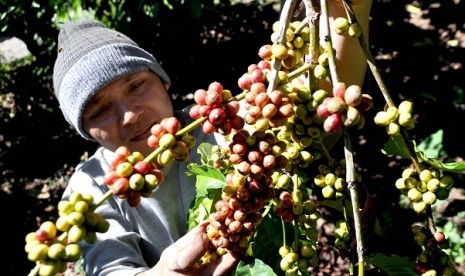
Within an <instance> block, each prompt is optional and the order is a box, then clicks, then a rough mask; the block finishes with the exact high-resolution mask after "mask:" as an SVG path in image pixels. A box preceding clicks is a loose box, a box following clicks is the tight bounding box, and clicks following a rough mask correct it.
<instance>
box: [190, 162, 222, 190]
mask: <svg viewBox="0 0 465 276" xmlns="http://www.w3.org/2000/svg"><path fill="white" fill-rule="evenodd" d="M187 168H188V169H189V171H190V173H191V175H196V176H197V180H196V188H197V195H198V196H203V195H206V194H207V193H208V191H207V190H209V189H222V188H223V187H224V186H225V185H226V182H225V181H226V180H225V176H224V174H223V173H222V172H221V171H220V170H218V169H216V168H213V167H210V166H207V165H197V164H195V163H191V164H189V165H188V166H187Z"/></svg>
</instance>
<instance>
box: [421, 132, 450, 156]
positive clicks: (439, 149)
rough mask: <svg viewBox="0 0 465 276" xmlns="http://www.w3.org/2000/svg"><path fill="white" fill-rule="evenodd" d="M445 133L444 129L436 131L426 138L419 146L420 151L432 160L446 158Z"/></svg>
mask: <svg viewBox="0 0 465 276" xmlns="http://www.w3.org/2000/svg"><path fill="white" fill-rule="evenodd" d="M443 134H444V131H443V130H442V129H440V130H438V131H436V132H435V133H433V134H431V135H430V136H428V137H426V138H425V139H424V140H423V141H422V142H421V143H420V144H419V145H418V150H419V151H421V152H423V153H424V154H425V155H426V156H429V157H430V158H439V157H440V156H441V155H443V156H444V154H445V152H444V148H443V146H442V142H443Z"/></svg>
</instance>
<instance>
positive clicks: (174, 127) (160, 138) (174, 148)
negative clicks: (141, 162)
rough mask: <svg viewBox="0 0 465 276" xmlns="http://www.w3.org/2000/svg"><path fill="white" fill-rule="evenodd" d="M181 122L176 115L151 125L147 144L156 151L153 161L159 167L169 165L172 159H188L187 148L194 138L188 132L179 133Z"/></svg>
mask: <svg viewBox="0 0 465 276" xmlns="http://www.w3.org/2000/svg"><path fill="white" fill-rule="evenodd" d="M181 127H182V125H181V122H180V121H179V119H178V118H176V117H168V118H164V119H162V120H161V122H160V123H158V124H155V125H153V126H152V127H151V129H150V133H151V135H150V136H149V138H148V139H147V144H148V145H149V146H150V148H152V149H154V150H157V149H158V150H159V152H157V153H158V154H157V155H156V158H155V159H154V161H153V162H154V163H155V164H156V165H157V167H158V168H159V169H162V168H164V167H166V166H169V165H170V164H171V163H173V161H174V160H177V161H180V162H184V161H186V160H188V159H189V150H190V149H192V148H193V147H194V146H195V143H196V139H195V137H194V136H193V135H191V134H189V133H184V134H181V135H179V131H180V130H181Z"/></svg>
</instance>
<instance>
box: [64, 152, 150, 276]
mask: <svg viewBox="0 0 465 276" xmlns="http://www.w3.org/2000/svg"><path fill="white" fill-rule="evenodd" d="M98 153H99V152H97V153H96V154H95V155H94V157H93V158H92V159H91V160H89V161H87V162H86V163H84V164H83V165H81V166H80V167H78V169H77V171H76V172H75V173H74V174H73V176H72V177H71V179H70V181H69V183H68V187H67V188H66V190H65V191H64V193H63V199H66V198H68V197H69V195H70V194H71V193H72V192H74V191H77V192H80V193H82V194H91V195H92V196H93V197H94V202H95V201H98V200H100V199H101V198H102V197H103V195H104V194H105V193H106V192H107V191H108V187H107V186H106V184H104V182H103V175H104V174H105V171H106V169H107V166H106V164H105V161H104V160H103V158H100V157H99V154H98ZM101 157H103V155H102V156H101ZM121 201H122V200H121V199H119V198H117V197H115V196H112V197H110V198H109V199H107V200H105V201H104V203H103V204H102V205H100V206H99V207H98V208H97V209H96V210H95V212H96V213H98V214H99V215H101V216H102V217H103V218H104V219H106V220H107V221H108V222H109V224H110V227H109V230H108V231H107V232H105V233H97V241H96V242H95V243H93V244H88V243H86V242H84V241H82V242H80V243H79V245H80V247H81V249H82V257H83V259H84V269H85V271H86V275H88V276H91V275H135V274H137V273H139V272H141V271H143V270H145V269H147V268H148V266H147V264H146V262H145V260H144V258H143V257H142V256H143V255H142V251H141V247H140V245H141V242H140V239H141V237H140V235H139V234H138V233H137V231H135V230H134V226H133V225H132V224H131V223H130V221H129V220H128V219H127V218H126V217H125V216H124V214H125V210H124V206H125V204H122V202H121Z"/></svg>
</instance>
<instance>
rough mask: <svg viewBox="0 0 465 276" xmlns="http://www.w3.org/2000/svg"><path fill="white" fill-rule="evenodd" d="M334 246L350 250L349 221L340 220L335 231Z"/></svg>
mask: <svg viewBox="0 0 465 276" xmlns="http://www.w3.org/2000/svg"><path fill="white" fill-rule="evenodd" d="M334 237H335V240H334V245H335V246H336V247H338V248H344V249H348V247H349V227H348V226H347V221H345V220H338V221H336V224H335V229H334Z"/></svg>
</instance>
